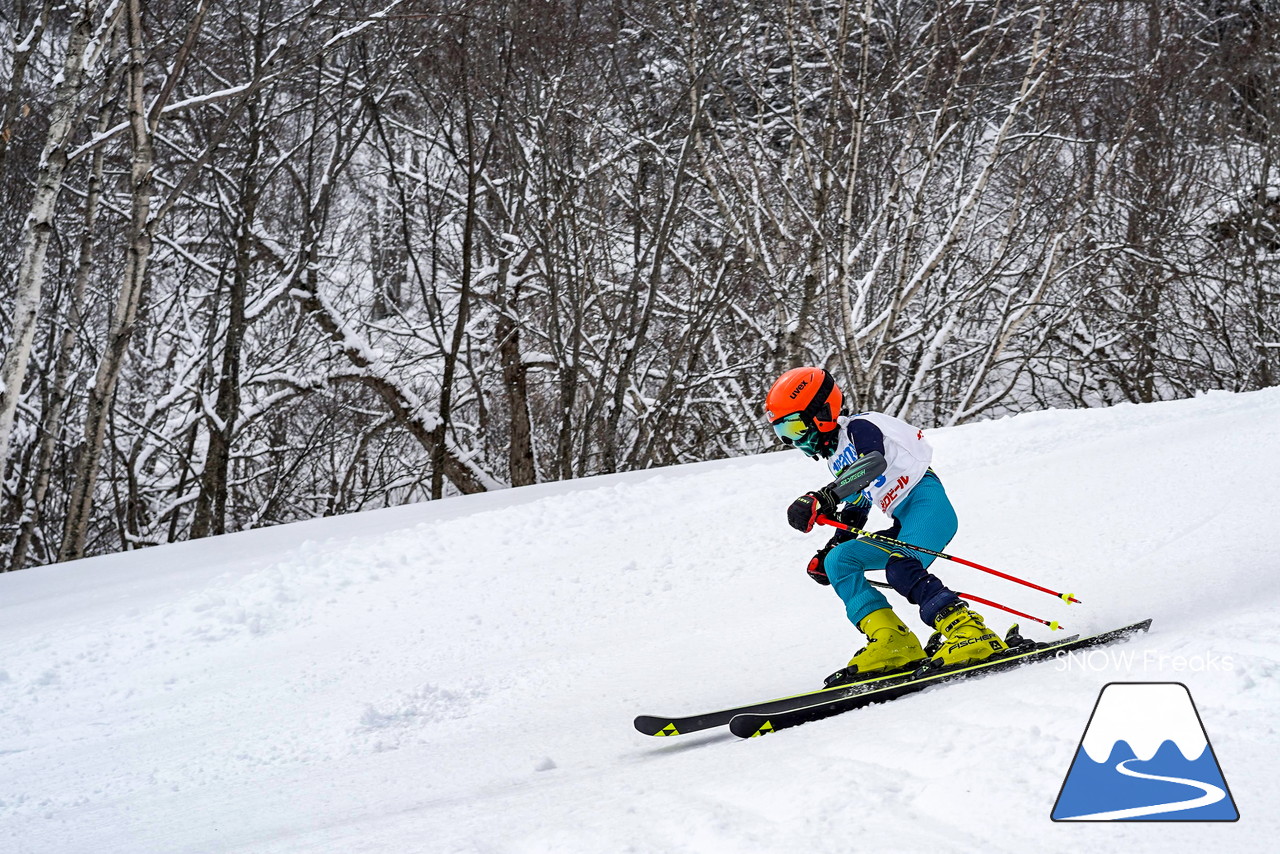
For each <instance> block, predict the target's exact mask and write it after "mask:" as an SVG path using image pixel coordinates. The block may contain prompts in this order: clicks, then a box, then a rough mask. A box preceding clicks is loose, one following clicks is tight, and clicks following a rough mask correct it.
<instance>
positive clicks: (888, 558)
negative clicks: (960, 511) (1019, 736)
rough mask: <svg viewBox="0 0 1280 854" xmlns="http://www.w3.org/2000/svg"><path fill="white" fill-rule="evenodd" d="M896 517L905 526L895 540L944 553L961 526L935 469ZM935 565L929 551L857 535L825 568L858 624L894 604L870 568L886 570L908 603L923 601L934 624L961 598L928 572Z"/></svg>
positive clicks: (925, 618)
mask: <svg viewBox="0 0 1280 854" xmlns="http://www.w3.org/2000/svg"><path fill="white" fill-rule="evenodd" d="M893 518H894V521H895V522H898V523H900V525H901V528H900V531H899V533H898V535H897V536H896V537H895V539H900V540H902V541H903V542H906V543H911V544H912V545H917V546H921V547H923V548H926V549H932V550H934V551H942V549H943V548H945V547H946V545H947V543H949V542H951V538H952V537H954V536H955V535H956V528H957V525H958V522H957V520H956V511H955V508H953V507H952V506H951V500H950V499H949V498H947V491H946V490H945V489H943V488H942V481H940V480H938V476H937V475H936V474H934V473H933V472H932V471H929V472H927V473H926V474H925V476H924V478H922V479H921V481H920V483H918V484H916V487H915V489H912V490H911V492H909V493H908V494H907V497H906V498H904V499H902V501H901V502H900V503H899V504H898V506H897V507H896V508H894V511H893ZM931 563H933V555H930V554H925V553H924V552H916V551H913V550H910V549H904V548H902V547H901V546H891V545H888V544H886V543H877V542H876V541H875V540H871V539H857V540H849V541H848V542H845V543H841V544H840V545H838V546H836V547H835V548H833V549H832V550H831V551H829V552H828V553H827V556H826V559H824V560H823V562H822V568H823V569H824V570H825V571H826V573H827V578H829V579H830V580H831V587H832V588H833V589H834V590H835V591H836V593H837V594H838V595H839V596H840V598H841V599H842V600H843V601H844V608H845V613H846V614H848V615H849V620H850V622H852V623H853V624H854V625H857V624H858V623H859V622H860V621H861V620H862V618H863V617H865V616H867V615H868V614H870V613H871V612H872V611H878V610H880V609H881V608H888V607H889V602H888V600H887V599H885V598H884V594H882V593H881V592H880V591H879V590H877V589H876V588H874V587H872V586H871V585H870V584H868V583H867V579H866V573H867V572H868V571H869V570H875V569H887V578H888V581H889V583H890V584H891V585H893V588H894V589H895V590H896V591H897V592H898V593H901V594H902V595H903V596H905V597H906V598H907V601H908V602H910V603H911V604H913V605H918V606H919V608H920V619H921V620H923V621H924V622H925V625H928V626H932V625H933V622H934V618H935V617H936V616H937V614H938V612H939V611H941V610H942V609H943V608H945V607H946V606H948V605H950V604H952V603H954V602H956V601H958V597H957V596H956V594H955V593H953V592H951V591H950V590H948V589H947V588H946V587H945V586H944V585H943V583H942V581H941V580H939V579H938V577H937V576H935V575H933V574H931V573H929V572H927V571H926V570H927V568H928V566H929V565H930V564H931Z"/></svg>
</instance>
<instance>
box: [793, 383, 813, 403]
mask: <svg viewBox="0 0 1280 854" xmlns="http://www.w3.org/2000/svg"><path fill="white" fill-rule="evenodd" d="M808 384H809V381H808V380H805V381H804V382H802V383H800V385H798V386H796V388H795V391H793V392H791V399H792V400H795V399H796V398H797V397H798V396H799V395H800V392H802V391H804V389H805V386H807V385H808Z"/></svg>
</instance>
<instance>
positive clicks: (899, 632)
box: [825, 608, 926, 688]
mask: <svg viewBox="0 0 1280 854" xmlns="http://www.w3.org/2000/svg"><path fill="white" fill-rule="evenodd" d="M858 629H859V631H861V632H862V633H863V634H864V635H866V636H867V645H866V646H864V647H863V648H862V649H860V650H858V651H857V652H856V653H855V654H854V656H853V658H851V659H849V666H848V667H845V668H843V669H842V670H837V671H836V672H835V673H832V674H831V675H830V676H828V677H827V679H826V683H825V684H826V686H827V687H828V688H830V687H831V686H833V685H843V684H845V683H847V682H856V681H858V680H859V679H865V678H867V677H868V676H876V675H878V674H885V673H894V672H898V671H903V672H905V671H908V670H912V669H914V668H915V666H916V665H917V664H920V663H921V662H922V661H924V660H925V658H926V656H925V654H924V649H923V648H922V647H921V646H920V639H919V638H917V637H916V635H915V632H913V631H911V630H910V629H908V628H907V627H906V626H905V625H903V623H902V621H901V620H899V619H898V615H897V614H895V613H893V609H892V608H881V609H880V610H878V611H872V612H871V613H870V614H868V615H867V616H865V617H863V618H862V619H861V620H859V621H858Z"/></svg>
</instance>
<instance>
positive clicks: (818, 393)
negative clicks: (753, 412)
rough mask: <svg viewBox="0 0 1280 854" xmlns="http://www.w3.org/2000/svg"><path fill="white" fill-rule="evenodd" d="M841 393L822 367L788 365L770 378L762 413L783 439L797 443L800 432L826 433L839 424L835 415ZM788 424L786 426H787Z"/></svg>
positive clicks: (841, 396)
mask: <svg viewBox="0 0 1280 854" xmlns="http://www.w3.org/2000/svg"><path fill="white" fill-rule="evenodd" d="M843 404H844V396H843V395H842V394H841V393H840V387H839V386H838V385H836V381H835V379H833V378H832V376H831V374H829V373H828V372H826V371H824V370H823V369H822V368H807V367H806V368H792V369H791V370H789V371H787V372H786V373H785V374H783V375H782V376H780V377H778V379H777V381H776V382H774V384H773V388H771V389H769V394H768V395H767V396H766V397H765V399H764V409H765V415H767V416H768V418H769V423H770V424H771V425H773V429H774V430H775V431H776V432H777V433H778V436H779V437H780V438H782V440H783V441H784V442H787V443H788V444H797V441H796V440H798V439H800V438H802V436H803V435H804V433H807V432H808V431H809V430H812V429H816V430H817V431H818V432H819V433H829V432H831V431H832V430H835V429H836V428H837V427H839V426H840V425H839V424H838V423H837V422H836V416H838V415H839V414H840V407H841V406H842V405H843ZM788 428H790V429H788Z"/></svg>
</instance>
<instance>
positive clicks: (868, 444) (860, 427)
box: [846, 418, 884, 457]
mask: <svg viewBox="0 0 1280 854" xmlns="http://www.w3.org/2000/svg"><path fill="white" fill-rule="evenodd" d="M846 429H848V431H849V438H850V439H852V440H853V446H854V447H855V448H857V449H858V456H859V457H861V456H863V455H865V454H868V453H870V452H872V451H878V452H879V453H880V455H881V456H884V433H881V432H880V428H879V427H877V426H876V425H874V424H872V423H871V422H870V421H868V420H866V419H865V418H851V419H849V426H848V427H847V428H846Z"/></svg>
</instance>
